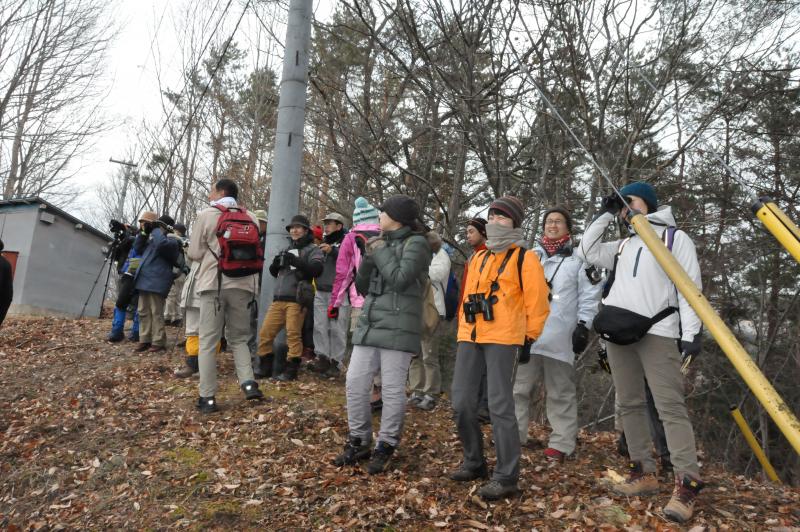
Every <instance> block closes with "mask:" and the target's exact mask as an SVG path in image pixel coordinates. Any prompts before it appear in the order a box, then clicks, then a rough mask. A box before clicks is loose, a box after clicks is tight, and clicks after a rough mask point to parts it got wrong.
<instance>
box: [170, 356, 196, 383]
mask: <svg viewBox="0 0 800 532" xmlns="http://www.w3.org/2000/svg"><path fill="white" fill-rule="evenodd" d="M199 371H200V367H199V365H198V362H197V357H196V356H195V357H186V365H185V366H183V367H182V368H181V369H179V370H178V371H176V372H175V376H176V377H178V378H180V379H185V378H187V377H191V376H192V375H194V374H195V373H198V372H199Z"/></svg>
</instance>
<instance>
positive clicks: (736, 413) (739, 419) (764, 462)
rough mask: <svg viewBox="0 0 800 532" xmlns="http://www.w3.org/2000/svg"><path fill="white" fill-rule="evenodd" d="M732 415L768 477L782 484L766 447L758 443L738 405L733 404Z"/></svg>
mask: <svg viewBox="0 0 800 532" xmlns="http://www.w3.org/2000/svg"><path fill="white" fill-rule="evenodd" d="M731 415H732V416H733V420H734V421H736V424H737V425H739V430H741V431H742V435H743V436H744V439H745V440H746V441H747V444H748V445H749V446H750V448H751V449H752V450H753V454H754V455H756V458H758V462H759V463H760V464H761V467H763V468H764V473H766V474H767V477H769V479H770V480H771V481H772V482H777V483H778V484H780V483H781V479H779V478H778V474H777V473H776V472H775V468H774V467H772V464H771V463H769V458H767V455H766V454H764V449H762V448H761V446H760V445H759V444H758V440H756V437H755V435H754V434H753V431H752V430H750V427H749V426H748V425H747V421H745V420H744V416H742V412H741V411H740V410H739V407H738V406H736V405H733V406H731Z"/></svg>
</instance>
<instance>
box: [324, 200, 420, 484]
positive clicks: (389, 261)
mask: <svg viewBox="0 0 800 532" xmlns="http://www.w3.org/2000/svg"><path fill="white" fill-rule="evenodd" d="M418 217H419V206H418V205H417V203H416V202H415V201H414V200H413V199H412V198H410V197H408V196H404V195H399V196H392V197H391V198H389V199H387V200H386V201H385V202H384V204H383V205H382V206H381V214H380V226H381V234H380V235H379V236H374V237H372V238H370V239H369V240H367V242H366V246H365V251H366V257H365V258H364V260H363V261H362V262H361V266H360V267H359V269H358V274H357V275H356V281H355V285H356V289H357V290H358V292H359V293H360V294H363V295H364V296H365V299H364V306H363V307H362V311H361V315H360V316H359V318H358V323H357V325H356V330H355V332H354V333H353V354H352V356H351V357H350V365H349V367H348V368H347V382H346V384H345V388H346V393H347V422H348V425H349V436H348V440H347V443H346V444H345V447H344V451H343V452H342V454H340V455H339V456H337V457H336V459H335V460H334V462H333V463H334V464H335V465H337V466H343V465H346V464H355V463H357V462H358V461H360V460H365V459H367V458H369V457H370V455H372V460H371V461H370V463H369V464H368V466H367V472H368V473H369V474H371V475H374V474H376V473H381V472H382V471H384V470H385V469H386V466H387V464H388V462H389V459H390V458H391V456H392V454H393V453H394V451H395V449H396V448H397V445H398V443H399V442H400V437H401V435H402V431H403V420H404V417H405V409H406V379H407V377H408V368H409V365H410V364H411V357H412V356H413V355H414V354H415V353H419V352H420V339H421V335H422V302H423V295H424V290H425V283H426V281H427V276H428V267H429V266H430V262H431V249H430V246H429V245H428V241H427V240H426V239H425V237H424V236H423V235H422V234H420V233H418V232H416V231H414V230H413V228H414V227H415V226H418V225H419V223H418V222H417V219H418ZM378 371H380V374H381V383H382V387H381V393H382V398H383V409H382V411H381V427H380V432H379V433H378V442H377V445H376V446H375V450H374V451H373V450H372V410H371V408H370V392H371V390H372V382H373V377H374V376H375V374H376V373H377V372H378Z"/></svg>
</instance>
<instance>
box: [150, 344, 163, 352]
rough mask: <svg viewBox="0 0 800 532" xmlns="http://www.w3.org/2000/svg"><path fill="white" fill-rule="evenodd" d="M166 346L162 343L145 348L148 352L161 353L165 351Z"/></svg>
mask: <svg viewBox="0 0 800 532" xmlns="http://www.w3.org/2000/svg"><path fill="white" fill-rule="evenodd" d="M166 350H167V348H166V347H164V346H163V345H151V346H150V348H149V349H148V350H147V352H148V353H163V352H164V351H166Z"/></svg>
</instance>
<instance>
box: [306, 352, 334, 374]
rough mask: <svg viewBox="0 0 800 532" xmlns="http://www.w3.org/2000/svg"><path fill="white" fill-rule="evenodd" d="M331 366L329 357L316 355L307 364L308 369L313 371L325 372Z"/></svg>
mask: <svg viewBox="0 0 800 532" xmlns="http://www.w3.org/2000/svg"><path fill="white" fill-rule="evenodd" d="M330 367H331V359H330V358H328V357H326V356H322V355H320V356H318V357H317V359H316V360H314V361H312V362H311V363H309V364H308V369H309V370H310V371H313V372H314V373H320V374H323V375H324V374H325V373H326V372H327V371H328V370H329V369H330Z"/></svg>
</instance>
